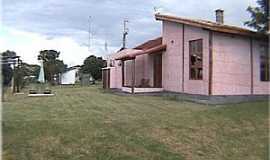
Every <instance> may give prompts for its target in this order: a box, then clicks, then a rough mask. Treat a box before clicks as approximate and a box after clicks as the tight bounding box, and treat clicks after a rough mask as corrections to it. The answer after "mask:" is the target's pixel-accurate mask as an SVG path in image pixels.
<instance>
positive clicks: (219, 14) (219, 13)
mask: <svg viewBox="0 0 270 160" xmlns="http://www.w3.org/2000/svg"><path fill="white" fill-rule="evenodd" d="M223 12H224V11H223V10H222V9H217V10H216V22H217V23H219V24H223V23H224V18H223V17H224V16H223Z"/></svg>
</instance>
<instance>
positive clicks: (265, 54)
mask: <svg viewBox="0 0 270 160" xmlns="http://www.w3.org/2000/svg"><path fill="white" fill-rule="evenodd" d="M269 61H270V59H269V50H268V47H267V45H261V47H260V77H261V81H269V76H270V70H269Z"/></svg>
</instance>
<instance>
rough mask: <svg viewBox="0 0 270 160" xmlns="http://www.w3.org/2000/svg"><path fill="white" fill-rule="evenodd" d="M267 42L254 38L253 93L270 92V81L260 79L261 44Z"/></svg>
mask: <svg viewBox="0 0 270 160" xmlns="http://www.w3.org/2000/svg"><path fill="white" fill-rule="evenodd" d="M265 43H267V42H263V41H259V40H253V94H268V95H269V94H270V82H269V81H268V82H265V81H261V80H260V45H261V44H265ZM268 44H269V42H268Z"/></svg>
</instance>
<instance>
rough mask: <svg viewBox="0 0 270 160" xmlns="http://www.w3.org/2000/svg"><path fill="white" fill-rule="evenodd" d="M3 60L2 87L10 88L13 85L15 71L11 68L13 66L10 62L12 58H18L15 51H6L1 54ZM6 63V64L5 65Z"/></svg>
mask: <svg viewBox="0 0 270 160" xmlns="http://www.w3.org/2000/svg"><path fill="white" fill-rule="evenodd" d="M1 56H2V57H1V58H2V63H1V65H2V85H3V86H8V85H10V83H11V80H12V76H13V70H12V68H11V64H10V63H8V60H9V59H10V58H12V57H15V56H16V52H14V51H9V50H7V51H5V52H2V53H1ZM3 62H4V63H3Z"/></svg>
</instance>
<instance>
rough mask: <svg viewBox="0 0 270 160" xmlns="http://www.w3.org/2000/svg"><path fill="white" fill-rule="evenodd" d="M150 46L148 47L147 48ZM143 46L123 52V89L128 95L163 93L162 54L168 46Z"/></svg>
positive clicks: (120, 58)
mask: <svg viewBox="0 0 270 160" xmlns="http://www.w3.org/2000/svg"><path fill="white" fill-rule="evenodd" d="M147 45H148V46H147ZM147 45H146V44H143V45H141V46H140V47H141V48H142V49H141V48H139V47H136V48H134V49H128V50H126V51H125V50H123V51H122V52H126V53H125V54H122V55H121V56H120V57H118V58H117V60H121V69H122V88H121V90H122V91H123V92H128V93H149V92H162V91H163V88H162V54H163V51H164V50H165V49H166V45H162V44H158V45H157V44H155V45H154V46H153V45H152V46H151V45H149V44H147Z"/></svg>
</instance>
